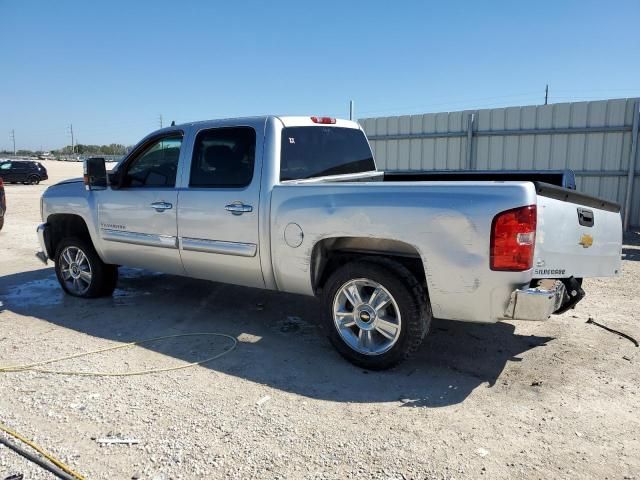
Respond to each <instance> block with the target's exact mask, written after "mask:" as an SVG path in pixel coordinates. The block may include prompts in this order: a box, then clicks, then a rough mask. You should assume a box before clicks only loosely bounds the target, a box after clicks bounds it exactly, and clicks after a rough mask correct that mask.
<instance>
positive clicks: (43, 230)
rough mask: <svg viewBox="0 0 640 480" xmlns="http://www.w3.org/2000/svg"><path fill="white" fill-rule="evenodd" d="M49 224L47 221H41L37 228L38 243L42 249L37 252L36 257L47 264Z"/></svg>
mask: <svg viewBox="0 0 640 480" xmlns="http://www.w3.org/2000/svg"><path fill="white" fill-rule="evenodd" d="M48 228H49V226H48V225H47V224H46V223H41V224H40V225H38V228H36V233H37V234H38V243H40V250H38V251H37V252H36V257H37V258H38V259H39V260H41V261H42V263H44V264H45V265H46V264H47V260H48V259H49V257H48V254H47V241H46V236H45V235H46V234H47V230H48Z"/></svg>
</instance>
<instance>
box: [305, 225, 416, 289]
mask: <svg viewBox="0 0 640 480" xmlns="http://www.w3.org/2000/svg"><path fill="white" fill-rule="evenodd" d="M376 256H377V257H384V258H388V259H391V260H394V261H396V262H398V263H400V264H402V265H403V266H405V267H406V268H407V269H408V270H409V271H410V272H411V273H412V274H413V275H414V276H415V277H416V279H417V280H418V281H419V282H420V283H421V284H422V285H424V287H425V288H426V287H427V285H426V281H427V278H426V274H425V270H424V265H423V263H422V258H421V257H420V253H419V252H418V250H416V248H415V247H413V246H412V245H409V244H408V243H404V242H400V241H397V240H385V239H378V238H366V237H334V238H326V239H324V240H321V241H320V242H318V243H317V244H316V245H315V246H314V248H313V253H312V255H311V282H312V285H313V290H314V292H315V293H316V294H319V293H320V292H321V291H322V287H323V286H324V284H325V283H326V281H327V279H328V278H329V276H330V275H331V274H332V273H333V272H334V271H335V270H336V269H337V268H339V267H341V266H342V265H344V264H345V263H347V262H350V261H353V260H357V259H361V258H363V257H376Z"/></svg>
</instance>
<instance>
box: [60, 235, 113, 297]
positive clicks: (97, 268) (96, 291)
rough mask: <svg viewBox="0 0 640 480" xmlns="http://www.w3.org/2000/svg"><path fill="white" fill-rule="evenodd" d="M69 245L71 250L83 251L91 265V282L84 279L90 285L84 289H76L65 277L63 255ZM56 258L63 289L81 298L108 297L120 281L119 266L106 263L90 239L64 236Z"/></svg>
mask: <svg viewBox="0 0 640 480" xmlns="http://www.w3.org/2000/svg"><path fill="white" fill-rule="evenodd" d="M69 247H71V250H70V251H76V250H80V251H82V253H83V254H84V255H85V256H86V259H87V262H88V265H89V266H90V273H91V280H90V281H89V282H87V281H86V280H83V282H84V284H87V283H88V286H87V287H86V289H84V290H83V291H77V290H74V288H73V285H72V283H69V280H66V279H65V278H64V274H63V272H62V268H63V264H65V263H66V261H65V260H64V259H61V256H62V255H63V253H64V252H65V250H67V249H68V248H69ZM74 249H75V250H74ZM54 260H55V270H56V277H57V278H58V282H59V283H60V286H61V287H62V289H63V290H64V291H65V292H66V293H67V294H69V295H71V296H74V297H81V298H97V297H106V296H109V295H111V294H112V293H113V291H114V290H115V288H116V284H117V282H118V267H117V266H116V265H109V264H107V263H104V262H103V261H102V260H101V259H100V257H99V256H98V253H97V252H96V250H95V248H93V245H92V244H91V242H90V241H87V240H84V239H82V238H76V237H68V238H64V239H63V240H61V241H60V243H59V244H58V246H57V248H56V254H55V258H54Z"/></svg>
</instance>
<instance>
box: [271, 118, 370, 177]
mask: <svg viewBox="0 0 640 480" xmlns="http://www.w3.org/2000/svg"><path fill="white" fill-rule="evenodd" d="M281 145H282V146H281V151H282V152H281V157H280V180H300V179H304V178H313V177H323V176H326V175H341V174H346V173H361V172H371V171H374V170H375V169H376V167H375V163H374V161H373V155H372V153H371V149H370V148H369V143H368V142H367V138H366V137H365V135H364V133H363V132H362V131H361V130H357V129H354V128H341V127H287V128H283V129H282V142H281Z"/></svg>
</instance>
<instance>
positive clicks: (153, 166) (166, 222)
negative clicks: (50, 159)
mask: <svg viewBox="0 0 640 480" xmlns="http://www.w3.org/2000/svg"><path fill="white" fill-rule="evenodd" d="M181 146H182V132H180V131H174V132H170V133H164V134H162V135H161V136H158V137H154V138H151V139H150V140H149V141H148V142H145V143H144V144H143V145H141V146H140V147H139V148H138V149H137V151H138V153H135V152H134V154H133V157H131V158H130V159H128V160H127V161H126V163H125V164H123V165H122V166H121V167H120V168H121V169H122V171H121V172H120V173H119V175H120V176H121V180H120V182H119V188H117V189H113V188H107V189H106V190H100V191H95V195H96V201H97V204H98V221H99V224H100V225H99V227H100V240H101V247H102V253H103V256H104V257H105V261H106V262H108V263H114V264H118V265H125V266H132V267H140V268H147V269H150V270H154V271H159V272H165V273H172V274H184V269H183V267H182V262H181V260H180V253H179V251H178V225H177V220H176V212H177V207H178V191H177V189H176V180H177V178H176V177H177V172H178V161H179V157H180V152H181Z"/></svg>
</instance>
